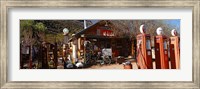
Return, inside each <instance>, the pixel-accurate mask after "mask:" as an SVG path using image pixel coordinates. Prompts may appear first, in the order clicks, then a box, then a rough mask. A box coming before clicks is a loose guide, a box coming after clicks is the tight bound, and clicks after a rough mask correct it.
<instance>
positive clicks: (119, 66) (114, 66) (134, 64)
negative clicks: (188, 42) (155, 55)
mask: <svg viewBox="0 0 200 89" xmlns="http://www.w3.org/2000/svg"><path fill="white" fill-rule="evenodd" d="M131 64H132V69H138V67H137V64H136V62H135V61H131ZM169 65H170V62H169ZM59 67H60V68H59ZM59 67H58V69H63V66H62V65H60V66H59ZM169 67H170V66H169ZM83 69H124V65H123V64H119V63H113V64H109V65H100V64H97V65H93V66H90V67H87V68H83ZM153 69H156V65H155V61H153Z"/></svg>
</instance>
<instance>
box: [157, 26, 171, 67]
mask: <svg viewBox="0 0 200 89" xmlns="http://www.w3.org/2000/svg"><path fill="white" fill-rule="evenodd" d="M156 32H157V36H155V40H154V41H155V42H154V43H155V61H156V69H169V61H168V48H167V37H166V36H163V35H162V28H161V27H159V28H157V30H156Z"/></svg>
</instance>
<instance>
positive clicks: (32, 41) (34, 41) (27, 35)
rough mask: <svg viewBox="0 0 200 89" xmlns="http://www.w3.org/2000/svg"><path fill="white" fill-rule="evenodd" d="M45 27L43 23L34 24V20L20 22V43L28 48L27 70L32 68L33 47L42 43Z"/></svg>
mask: <svg viewBox="0 0 200 89" xmlns="http://www.w3.org/2000/svg"><path fill="white" fill-rule="evenodd" d="M45 31H46V27H45V26H44V24H43V23H35V21H34V20H21V21H20V33H21V34H20V41H21V43H22V45H24V46H29V47H30V48H29V53H30V56H29V68H32V50H33V45H38V44H41V43H42V41H44V34H45Z"/></svg>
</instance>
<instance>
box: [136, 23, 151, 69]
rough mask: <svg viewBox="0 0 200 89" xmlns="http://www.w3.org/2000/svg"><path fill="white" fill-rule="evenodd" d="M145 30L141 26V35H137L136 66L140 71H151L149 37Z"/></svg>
mask: <svg viewBox="0 0 200 89" xmlns="http://www.w3.org/2000/svg"><path fill="white" fill-rule="evenodd" d="M145 30H146V29H145V27H144V25H141V26H140V32H141V34H138V35H137V65H138V68H140V69H152V68H153V66H152V53H151V37H150V35H149V34H146V33H145Z"/></svg>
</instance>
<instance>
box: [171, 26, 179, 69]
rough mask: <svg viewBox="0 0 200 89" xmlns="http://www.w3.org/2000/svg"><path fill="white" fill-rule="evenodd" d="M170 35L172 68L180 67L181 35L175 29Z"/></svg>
mask: <svg viewBox="0 0 200 89" xmlns="http://www.w3.org/2000/svg"><path fill="white" fill-rule="evenodd" d="M171 34H172V37H170V61H171V68H172V69H180V47H179V45H180V44H179V37H178V36H177V32H176V30H175V29H173V30H172V31H171Z"/></svg>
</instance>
